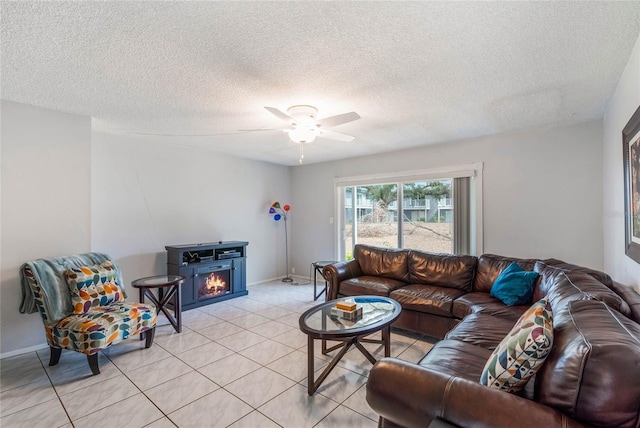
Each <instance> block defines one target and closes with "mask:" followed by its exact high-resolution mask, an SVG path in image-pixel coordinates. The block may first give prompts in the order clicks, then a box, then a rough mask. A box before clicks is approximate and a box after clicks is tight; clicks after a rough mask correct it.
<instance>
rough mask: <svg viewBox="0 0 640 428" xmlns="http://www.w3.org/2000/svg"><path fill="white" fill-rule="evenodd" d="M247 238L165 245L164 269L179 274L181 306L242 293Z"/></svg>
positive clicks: (191, 307) (245, 293)
mask: <svg viewBox="0 0 640 428" xmlns="http://www.w3.org/2000/svg"><path fill="white" fill-rule="evenodd" d="M247 245H249V243H248V242H241V241H218V242H212V243H208V244H190V245H167V246H166V247H165V249H166V250H167V273H168V274H169V275H182V276H184V277H185V278H186V280H185V281H184V282H183V283H182V289H181V291H182V310H183V311H186V310H188V309H193V308H197V307H198V306H203V305H208V304H209V303H214V302H220V301H222V300H227V299H232V298H234V297H240V296H246V295H247V294H248V292H247V273H246V268H245V265H246V259H247V252H246V250H247Z"/></svg>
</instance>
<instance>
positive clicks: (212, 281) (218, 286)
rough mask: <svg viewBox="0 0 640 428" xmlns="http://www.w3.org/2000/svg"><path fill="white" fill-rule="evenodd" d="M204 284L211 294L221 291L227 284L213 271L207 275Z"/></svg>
mask: <svg viewBox="0 0 640 428" xmlns="http://www.w3.org/2000/svg"><path fill="white" fill-rule="evenodd" d="M205 286H206V287H207V290H208V291H209V292H211V293H213V294H218V293H223V292H224V290H225V288H226V286H227V284H226V283H225V282H224V279H222V278H220V277H218V276H216V274H215V273H212V274H211V275H209V276H208V277H207V280H206V282H205Z"/></svg>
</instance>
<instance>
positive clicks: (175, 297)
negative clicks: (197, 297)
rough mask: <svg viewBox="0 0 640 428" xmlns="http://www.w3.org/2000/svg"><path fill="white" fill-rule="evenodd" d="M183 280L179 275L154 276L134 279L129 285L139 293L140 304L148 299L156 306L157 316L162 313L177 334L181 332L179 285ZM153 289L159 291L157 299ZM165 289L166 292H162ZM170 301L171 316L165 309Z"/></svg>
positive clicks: (180, 293)
mask: <svg viewBox="0 0 640 428" xmlns="http://www.w3.org/2000/svg"><path fill="white" fill-rule="evenodd" d="M185 279H186V278H185V277H184V276H181V275H155V276H147V277H145V278H140V279H136V280H135V281H133V282H132V283H131V285H132V286H133V287H134V288H137V289H138V290H139V291H140V303H144V298H145V297H148V298H149V300H151V301H152V302H153V303H154V304H155V305H156V309H157V311H158V314H159V313H160V311H162V313H164V314H165V316H166V317H167V319H168V320H169V322H170V323H171V325H172V326H173V328H174V329H175V330H176V331H177V332H178V333H181V332H182V306H181V305H182V302H181V300H182V299H181V295H182V292H181V288H182V287H181V285H182V283H183V282H184V280H185ZM155 288H157V289H159V290H158V296H157V297H156V295H155V294H154V293H153V289H155ZM165 288H168V290H166V291H164V289H165ZM170 301H172V302H171V303H172V304H173V315H172V314H171V313H170V312H169V310H168V309H167V303H169V302H170Z"/></svg>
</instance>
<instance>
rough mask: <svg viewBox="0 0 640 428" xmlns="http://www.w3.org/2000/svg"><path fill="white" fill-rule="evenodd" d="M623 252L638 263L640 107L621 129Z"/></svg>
mask: <svg viewBox="0 0 640 428" xmlns="http://www.w3.org/2000/svg"><path fill="white" fill-rule="evenodd" d="M622 156H623V168H624V220H625V225H624V226H625V227H624V229H625V254H626V255H627V256H629V257H630V258H632V259H633V260H635V261H636V262H637V263H640V107H638V109H637V110H636V112H635V113H634V114H633V116H631V119H629V122H628V123H627V125H626V126H625V127H624V129H623V130H622Z"/></svg>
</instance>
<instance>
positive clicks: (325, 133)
mask: <svg viewBox="0 0 640 428" xmlns="http://www.w3.org/2000/svg"><path fill="white" fill-rule="evenodd" d="M265 109H267V111H269V112H270V113H271V114H273V115H274V116H276V117H277V118H279V119H281V120H283V121H285V122H287V123H288V126H283V127H282V128H271V129H244V130H243V131H274V130H282V131H284V132H286V133H287V134H289V138H291V141H293V142H295V143H300V144H306V143H310V142H312V141H313V140H315V139H316V137H320V138H326V139H329V140H335V141H344V142H347V143H348V142H350V141H353V139H354V138H355V137H354V136H352V135H347V134H342V133H340V132H335V131H330V130H328V129H327V128H329V127H332V126H337V125H342V124H344V123H348V122H352V121H354V120H358V119H360V115H359V114H358V113H356V112H354V111H352V112H350V113H343V114H339V115H336V116H331V117H325V118H324V119H319V120H316V115H317V114H318V109H317V108H315V107H313V106H308V105H296V106H291V107H289V108H288V109H287V112H286V113H284V112H283V111H281V110H278V109H277V108H275V107H265Z"/></svg>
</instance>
